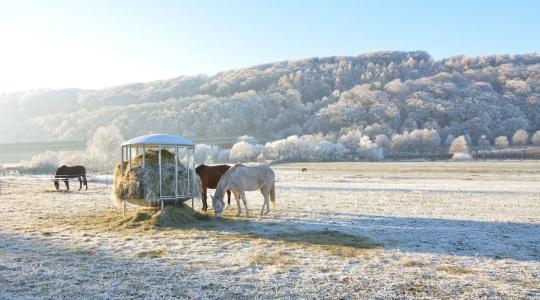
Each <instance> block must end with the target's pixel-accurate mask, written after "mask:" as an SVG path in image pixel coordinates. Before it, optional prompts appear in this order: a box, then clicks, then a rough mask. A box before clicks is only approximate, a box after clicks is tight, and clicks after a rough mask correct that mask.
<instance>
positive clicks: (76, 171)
mask: <svg viewBox="0 0 540 300" xmlns="http://www.w3.org/2000/svg"><path fill="white" fill-rule="evenodd" d="M56 175H57V176H72V177H78V176H86V169H85V168H84V167H83V166H73V167H68V166H66V165H63V166H61V167H60V168H58V169H57V170H56Z"/></svg>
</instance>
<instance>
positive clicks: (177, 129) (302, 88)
mask: <svg viewBox="0 0 540 300" xmlns="http://www.w3.org/2000/svg"><path fill="white" fill-rule="evenodd" d="M539 82H540V54H537V53H533V54H524V55H497V56H484V57H467V56H456V57H451V58H445V59H441V60H435V59H433V58H432V57H431V56H430V55H429V54H428V53H426V52H422V51H412V52H395V51H384V52H373V53H366V54H362V55H358V56H355V57H345V56H340V57H321V58H318V57H317V58H309V59H303V60H295V61H282V62H276V63H269V64H264V65H257V66H251V67H247V68H242V69H236V70H229V71H224V72H219V73H217V74H215V75H212V76H205V75H201V76H194V77H186V76H183V77H178V78H173V79H169V80H160V81H154V82H148V83H136V84H128V85H122V86H116V87H109V88H104V89H96V90H81V89H65V90H33V91H23V92H17V93H12V94H2V95H0V107H2V109H1V110H0V142H13V140H14V138H15V136H19V137H22V138H23V140H26V141H31V140H38V139H39V140H80V139H86V140H89V139H90V138H91V137H92V135H93V133H94V132H95V131H96V130H97V129H98V128H99V127H101V126H103V124H108V125H112V126H115V127H116V128H118V130H119V132H120V133H121V135H123V136H126V137H127V136H138V135H143V134H147V133H150V132H167V133H171V134H177V135H183V136H186V137H188V138H190V137H193V138H221V137H238V136H245V135H247V136H249V137H252V138H253V139H250V140H246V142H247V143H248V144H261V145H262V144H266V143H271V142H274V141H279V140H285V141H283V142H282V143H283V146H285V145H287V147H289V146H290V144H291V143H292V142H287V141H286V140H288V138H289V137H290V136H296V137H297V138H298V140H297V142H298V143H299V144H298V145H297V146H299V145H311V146H314V147H319V148H317V149H325V151H319V150H317V151H318V152H317V151H315V150H314V151H309V152H308V153H309V155H311V156H312V157H325V156H324V155H326V154H321V153H328V152H327V151H326V149H327V147H330V146H327V144H326V143H324V145H322V144H321V145H319V144H320V143H323V141H322V140H326V141H327V142H330V143H331V144H332V147H334V148H335V149H334V148H332V149H334V150H335V151H337V150H338V148H340V146H339V145H338V144H340V143H339V142H338V141H337V140H338V138H339V137H340V136H342V135H343V134H345V133H346V132H345V129H349V128H357V129H358V130H360V131H361V133H362V135H365V136H367V137H368V138H369V139H370V140H371V141H375V142H377V141H376V137H377V136H378V135H381V134H384V135H386V136H387V137H389V138H390V140H391V143H390V147H389V148H391V151H394V150H396V151H413V152H418V153H419V154H421V153H425V152H429V151H433V149H436V148H437V147H440V145H437V137H436V135H435V134H432V133H431V132H426V131H425V130H434V131H435V132H436V133H437V135H439V139H440V138H443V144H444V145H445V146H450V144H451V142H452V141H453V140H454V137H456V136H462V135H463V136H465V138H466V140H467V143H468V145H469V146H472V145H473V143H472V142H474V143H476V142H477V141H479V140H480V138H481V136H485V137H486V139H489V140H492V139H493V138H494V137H497V136H512V135H514V134H515V132H516V130H519V129H524V130H527V131H529V132H531V133H532V132H534V131H537V130H539V129H540V94H539V90H540V86H539ZM12 124H17V126H16V127H13V126H12ZM424 134H428V135H429V136H427V137H426V136H424ZM319 135H321V136H323V138H322V140H318V139H319ZM307 136H311V138H308V137H307ZM302 137H304V138H302ZM330 137H335V138H330ZM316 140H317V141H316ZM240 141H242V139H240ZM471 141H472V142H471ZM293 144H295V143H293ZM355 144H357V143H355ZM295 145H296V144H295ZM342 146H343V147H345V148H344V149H347V150H349V151H351V152H350V153H349V154H347V155H349V156H347V155H345V156H347V157H350V156H351V155H352V151H353V150H351V149H353V148H355V147H356V146H351V145H349V146H345V145H343V144H342ZM280 147H281V146H280ZM302 147H304V146H302ZM306 147H307V146H306ZM349 147H351V148H349ZM293 149H294V147H293ZM220 151H221V150H220ZM284 153H288V152H284ZM261 154H262V153H259V154H258V155H257V157H259V156H260V155H261ZM289 154H290V153H289ZM201 155H202V154H201ZM218 155H219V156H220V157H224V156H225V154H223V153H221V152H220V154H218ZM235 155H236V154H235ZM287 155H288V154H287ZM291 155H293V154H291ZM317 155H319V156H317ZM321 155H322V156H321ZM213 156H215V155H213ZM263 156H265V154H263ZM278 156H279V155H278ZM293 157H299V156H298V155H296V154H294V155H293ZM326 158H327V157H325V159H326ZM227 159H228V158H227ZM255 159H257V158H255Z"/></svg>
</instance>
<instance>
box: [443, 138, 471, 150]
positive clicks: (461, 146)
mask: <svg viewBox="0 0 540 300" xmlns="http://www.w3.org/2000/svg"><path fill="white" fill-rule="evenodd" d="M448 152H449V153H452V154H455V153H469V146H468V145H467V140H466V139H465V136H463V135H461V136H458V137H457V138H455V139H454V140H453V141H452V144H450V148H449V149H448Z"/></svg>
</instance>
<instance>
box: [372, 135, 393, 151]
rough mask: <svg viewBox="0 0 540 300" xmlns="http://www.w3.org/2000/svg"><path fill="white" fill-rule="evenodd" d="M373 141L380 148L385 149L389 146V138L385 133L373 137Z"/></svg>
mask: <svg viewBox="0 0 540 300" xmlns="http://www.w3.org/2000/svg"><path fill="white" fill-rule="evenodd" d="M375 143H376V144H377V146H379V148H381V149H387V148H388V147H390V139H389V138H388V137H387V136H386V134H378V135H377V136H376V137H375Z"/></svg>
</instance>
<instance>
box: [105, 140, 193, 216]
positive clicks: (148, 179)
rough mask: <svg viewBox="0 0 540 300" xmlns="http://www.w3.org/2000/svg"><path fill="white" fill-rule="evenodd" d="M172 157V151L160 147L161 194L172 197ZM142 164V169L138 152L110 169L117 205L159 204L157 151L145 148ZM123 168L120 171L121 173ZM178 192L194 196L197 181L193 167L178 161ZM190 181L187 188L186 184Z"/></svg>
mask: <svg viewBox="0 0 540 300" xmlns="http://www.w3.org/2000/svg"><path fill="white" fill-rule="evenodd" d="M174 160H175V158H174V153H171V152H170V151H167V150H161V194H162V195H167V196H173V195H174V194H175V192H174V191H175V161H174ZM144 162H145V166H144V168H143V157H142V154H140V155H137V156H136V157H135V158H133V159H132V160H131V169H130V168H129V162H123V163H122V168H120V164H118V165H117V166H116V168H115V172H114V188H113V195H114V198H115V202H116V203H117V204H119V203H121V201H122V200H126V201H127V202H129V203H132V204H136V205H142V206H156V205H158V204H159V154H158V151H150V150H149V151H146V154H145V161H144ZM121 170H123V172H121ZM177 170H178V172H177V176H178V187H177V188H178V194H179V195H181V194H186V195H196V196H198V189H197V187H198V185H199V183H198V180H197V177H196V176H195V175H196V174H195V172H194V170H188V169H186V168H185V167H184V165H183V164H182V163H181V162H180V161H179V162H178V167H177ZM188 172H189V179H190V181H191V189H193V190H190V187H189V185H188V184H187V180H188Z"/></svg>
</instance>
